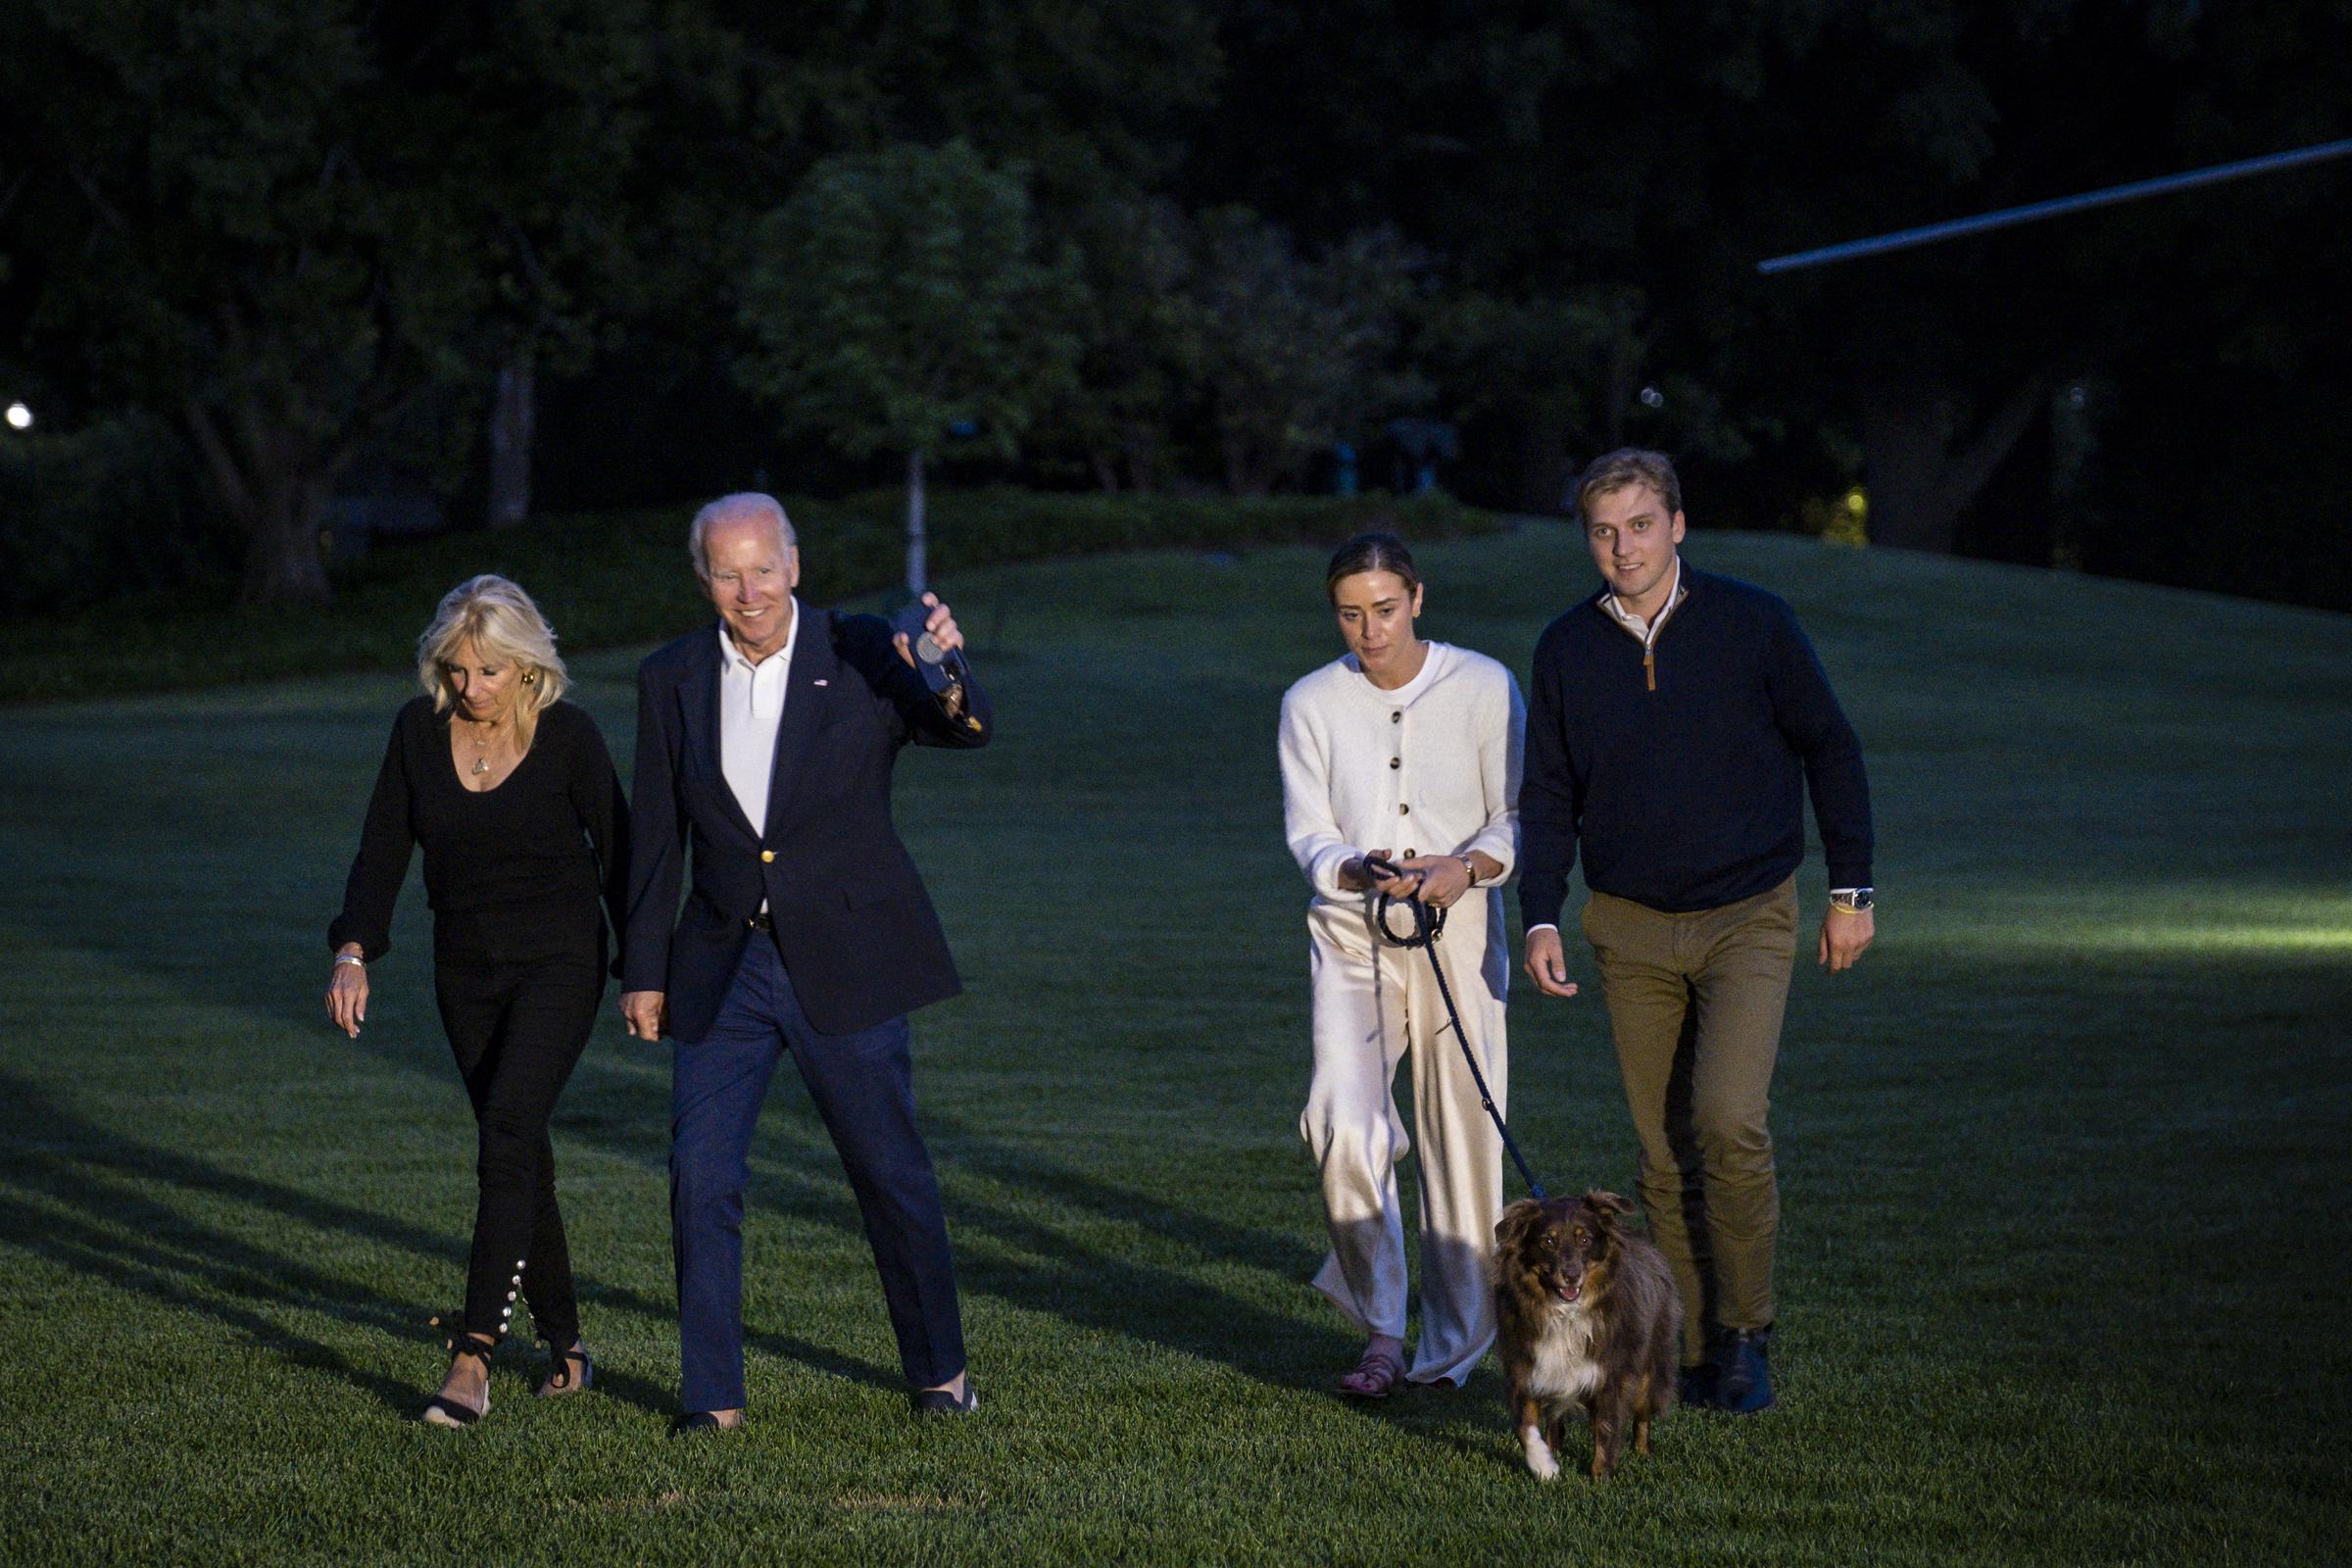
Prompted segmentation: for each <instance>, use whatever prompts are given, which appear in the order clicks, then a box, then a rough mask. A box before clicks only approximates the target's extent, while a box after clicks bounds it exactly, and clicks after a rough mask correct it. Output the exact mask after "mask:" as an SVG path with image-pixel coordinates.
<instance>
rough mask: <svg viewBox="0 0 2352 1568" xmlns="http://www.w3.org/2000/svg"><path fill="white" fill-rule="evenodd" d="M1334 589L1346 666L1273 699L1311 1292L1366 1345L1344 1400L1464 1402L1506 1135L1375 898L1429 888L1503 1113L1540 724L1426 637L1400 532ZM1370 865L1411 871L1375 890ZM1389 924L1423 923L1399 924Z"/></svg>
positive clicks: (1441, 948)
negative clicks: (1307, 1182) (1522, 789)
mask: <svg viewBox="0 0 2352 1568" xmlns="http://www.w3.org/2000/svg"><path fill="white" fill-rule="evenodd" d="M1325 590H1326V594H1327V596H1328V597H1329V599H1330V601H1331V607H1332V611H1333V613H1335V614H1336V615H1337V616H1338V618H1339V623H1340V638H1341V640H1342V641H1343V642H1345V643H1346V644H1347V646H1348V652H1347V655H1346V657H1344V658H1341V659H1338V660H1335V661H1334V662H1331V663H1328V664H1326V665H1324V666H1323V667H1322V668H1321V669H1318V670H1316V671H1315V672H1314V673H1313V674H1311V675H1308V676H1307V677H1306V678H1305V679H1303V680H1301V681H1299V683H1298V684H1297V685H1295V686H1293V687H1292V688H1291V689H1290V691H1289V692H1287V693H1286V694H1284V697H1283V700H1282V786H1283V788H1282V793H1283V826H1284V831H1285V835H1286V836H1287V837H1288V839H1289V841H1290V846H1291V854H1292V855H1293V856H1294V857H1296V858H1297V859H1298V861H1299V869H1300V870H1302V871H1304V872H1305V873H1306V880H1307V883H1308V885H1309V886H1310V887H1311V888H1313V890H1314V900H1313V902H1312V903H1311V904H1310V905H1309V906H1308V907H1307V916H1306V926H1307V935H1308V939H1309V942H1308V951H1309V956H1310V970H1311V973H1312V975H1313V984H1314V1079H1313V1082H1312V1084H1311V1085H1310V1086H1309V1088H1308V1090H1307V1098H1306V1112H1305V1114H1304V1115H1303V1116H1301V1117H1300V1118H1299V1132H1300V1134H1301V1135H1302V1136H1303V1137H1304V1138H1305V1139H1306V1143H1307V1147H1308V1148H1309V1149H1310V1150H1312V1151H1313V1152H1314V1156H1315V1161H1316V1164H1317V1165H1318V1166H1319V1167H1320V1168H1321V1170H1322V1183H1323V1208H1324V1215H1325V1218H1326V1219H1327V1220H1328V1221H1329V1223H1330V1226H1331V1255H1330V1256H1329V1257H1327V1258H1325V1259H1324V1262H1323V1267H1322V1270H1321V1271H1320V1272H1319V1273H1317V1274H1316V1276H1315V1281H1314V1283H1315V1286H1316V1288H1317V1289H1319V1290H1321V1291H1322V1292H1323V1293H1324V1294H1325V1295H1326V1296H1328V1297H1330V1298H1331V1299H1332V1300H1333V1302H1335V1303H1336V1304H1337V1305H1338V1306H1339V1308H1340V1310H1341V1311H1342V1312H1345V1313H1346V1314H1347V1315H1348V1318H1349V1320H1350V1321H1352V1322H1353V1323H1354V1324H1355V1325H1356V1326H1357V1327H1358V1328H1360V1329H1361V1330H1363V1331H1364V1333H1365V1334H1366V1335H1367V1336H1368V1340H1367V1343H1366V1345H1365V1347H1364V1353H1363V1357H1362V1359H1361V1360H1359V1361H1358V1362H1357V1363H1356V1366H1355V1369H1354V1370H1353V1371H1351V1372H1349V1373H1348V1374H1347V1375H1346V1376H1345V1377H1343V1378H1342V1379H1341V1380H1340V1383H1339V1388H1340V1391H1341V1392H1342V1393H1345V1394H1351V1395H1355V1396H1358V1397H1365V1398H1381V1397H1385V1396H1387V1395H1388V1393H1389V1392H1390V1390H1391V1389H1393V1388H1394V1387H1395V1386H1396V1385H1397V1381H1398V1380H1399V1379H1405V1380H1408V1381H1410V1382H1414V1383H1437V1382H1446V1383H1450V1384H1452V1385H1455V1386H1457V1387H1458V1386H1459V1385H1460V1384H1461V1383H1462V1382H1464V1381H1465V1380H1466V1379H1467V1378H1468V1377H1469V1375H1470V1372H1471V1369H1472V1368H1474V1367H1475V1366H1477V1365H1478V1361H1479V1358H1480V1357H1481V1356H1483V1355H1484V1354H1486V1352H1487V1348H1488V1347H1489V1346H1490V1345H1491V1344H1492V1343H1493V1342H1494V1339H1495V1310H1494V1301H1493V1297H1492V1294H1491V1292H1490V1289H1489V1287H1488V1284H1487V1267H1486V1264H1487V1256H1488V1253H1489V1252H1490V1250H1492V1249H1493V1246H1494V1236H1495V1218H1496V1216H1497V1215H1498V1214H1499V1213H1500V1212H1501V1208H1502V1141H1501V1139H1500V1138H1499V1137H1497V1136H1496V1134H1495V1125H1494V1123H1493V1122H1492V1121H1491V1120H1489V1119H1488V1116H1487V1113H1486V1110H1485V1108H1484V1107H1483V1106H1482V1105H1481V1104H1480V1103H1479V1097H1478V1088H1477V1086H1476V1084H1474V1083H1473V1082H1472V1081H1471V1076H1470V1071H1469V1068H1468V1066H1467V1064H1466V1063H1465V1062H1464V1060H1463V1058H1462V1051H1461V1048H1460V1047H1459V1046H1458V1045H1456V1044H1455V1043H1454V1040H1453V1037H1452V1032H1451V1030H1450V1029H1448V1028H1447V1027H1446V1005H1445V1003H1444V1002H1443V1001H1442V1000H1441V999H1440V997H1439V995H1438V987H1437V981H1436V977H1435V976H1433V975H1432V974H1431V973H1430V968H1429V959H1428V957H1427V956H1424V955H1423V954H1422V953H1420V952H1419V951H1417V950H1414V949H1409V948H1400V947H1393V946H1390V945H1388V944H1386V943H1384V942H1383V941H1382V940H1381V936H1380V933H1379V931H1378V930H1376V929H1375V928H1374V925H1373V917H1374V916H1373V911H1374V907H1375V902H1376V896H1377V895H1378V894H1381V893H1384V892H1385V893H1389V894H1391V895H1393V896H1396V897H1398V898H1401V897H1403V896H1405V895H1406V894H1409V893H1412V892H1415V891H1418V893H1419V894H1420V896H1421V897H1422V898H1423V899H1424V900H1426V901H1427V902H1429V903H1430V904H1432V905H1435V906H1438V907H1443V908H1444V909H1445V910H1446V929H1445V934H1444V935H1443V936H1442V937H1440V938H1439V942H1438V953H1439V957H1440V959H1441V961H1442V962H1443V963H1444V964H1445V965H1446V985H1447V986H1448V988H1449V989H1450V990H1451V991H1452V993H1453V999H1454V1005H1456V1006H1457V1007H1458V1008H1459V1009H1460V1011H1461V1015H1462V1028H1463V1031H1464V1032H1465V1033H1466V1034H1467V1035H1468V1037H1469V1044H1470V1047H1471V1049H1472V1050H1474V1051H1475V1052H1477V1053H1478V1060H1479V1067H1480V1070H1481V1071H1483V1072H1484V1073H1485V1074H1486V1078H1487V1082H1488V1084H1489V1085H1490V1086H1491V1087H1492V1088H1493V1090H1494V1093H1495V1104H1496V1106H1497V1107H1500V1106H1501V1105H1502V1104H1503V1095H1504V1090H1505V1087H1506V1082H1507V1078H1508V1073H1507V1071H1506V1062H1505V1055H1504V1049H1503V997H1504V992H1505V987H1506V986H1507V984H1508V976H1509V973H1510V955H1509V952H1508V949H1507V946H1506V942H1505V933H1504V931H1503V915H1502V898H1501V895H1500V893H1499V892H1498V891H1497V890H1498V889H1499V888H1500V886H1501V885H1502V883H1503V882H1505V881H1507V880H1508V879H1509V877H1510V874H1511V869H1512V867H1513V865H1514V864H1515V863H1516V862H1517V858H1518V847H1519V846H1518V812H1517V804H1516V803H1517V801H1518V797H1519V763H1520V753H1521V748H1522V745H1523V743H1524V738H1525V734H1526V728H1527V711H1526V707H1525V705H1524V704H1523V703H1522V702H1521V701H1520V697H1519V685H1518V682H1516V681H1514V680H1513V679H1512V678H1511V674H1510V671H1509V670H1507V669H1505V668H1503V666H1502V665H1500V664H1498V663H1496V662H1495V661H1494V660H1492V659H1489V658H1487V657H1486V656H1485V655H1484V654H1475V653H1472V652H1470V651H1469V650H1468V649H1466V648H1454V647H1451V646H1448V645H1447V644H1445V643H1436V642H1424V641H1423V640H1422V639H1421V637H1420V636H1419V634H1418V633H1417V632H1416V631H1415V629H1414V624H1413V623H1414V621H1415V619H1416V618H1417V617H1418V616H1419V615H1420V613H1421V601H1422V585H1421V576H1420V573H1419V572H1418V571H1417V570H1416V569H1415V567H1414V565H1413V558H1412V556H1411V555H1410V554H1409V553H1408V552H1407V551H1406V550H1405V547H1404V544H1403V542H1402V541H1401V540H1399V539H1397V536H1396V535H1394V534H1385V533H1371V534H1363V535H1361V536H1359V537H1357V538H1355V539H1352V540H1350V541H1349V542H1348V544H1347V545H1345V546H1343V547H1342V548H1341V550H1340V552H1339V554H1338V555H1336V556H1334V557H1333V558H1332V562H1331V569H1330V573H1329V575H1328V576H1327V577H1326V579H1325ZM1367 854H1369V855H1372V856H1376V857H1378V858H1383V859H1387V860H1391V861H1394V862H1395V863H1396V864H1397V866H1398V867H1400V868H1401V870H1402V872H1403V875H1402V876H1400V877H1397V878H1393V879H1388V880H1381V881H1375V880H1373V879H1372V878H1371V876H1370V875H1369V874H1368V873H1367V872H1366V870H1365V867H1364V859H1365V857H1366V855H1367ZM1391 920H1392V923H1393V924H1394V925H1395V927H1396V929H1397V931H1398V932H1400V933H1402V932H1404V931H1407V930H1409V929H1410V917H1409V914H1408V912H1407V911H1405V910H1402V909H1397V910H1393V911H1392V914H1391ZM1408 1058H1409V1060H1410V1061H1411V1064H1412V1074H1413V1080H1412V1081H1413V1122H1414V1134H1415V1136H1416V1137H1417V1138H1418V1139H1419V1141H1420V1148H1421V1171H1420V1184H1419V1185H1420V1189H1421V1204H1420V1230H1421V1339H1420V1343H1419V1345H1418V1347H1417V1348H1416V1350H1415V1353H1414V1356H1413V1359H1412V1362H1411V1366H1410V1369H1409V1370H1408V1369H1407V1367H1406V1363H1405V1359H1404V1330H1405V1308H1406V1304H1407V1302H1406V1289H1405V1254H1404V1222H1403V1216H1402V1213H1401V1210H1400V1205H1399V1204H1398V1201H1397V1175H1396V1163H1397V1156H1398V1155H1400V1154H1402V1153H1404V1152H1406V1151H1407V1150H1408V1149H1409V1148H1410V1147H1411V1144H1410V1143H1409V1142H1408V1141H1407V1139H1406V1137H1405V1131H1404V1123H1403V1119H1402V1117H1401V1116H1400V1115H1399V1114H1398V1112H1397V1101H1396V1097H1395V1094H1394V1085H1395V1083H1396V1079H1397V1067H1398V1065H1399V1063H1400V1062H1401V1061H1403V1060H1405V1059H1408Z"/></svg>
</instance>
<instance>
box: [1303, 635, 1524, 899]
mask: <svg viewBox="0 0 2352 1568" xmlns="http://www.w3.org/2000/svg"><path fill="white" fill-rule="evenodd" d="M1429 661H1430V662H1429V664H1428V665H1427V666H1425V667H1424V669H1423V671H1422V676H1421V677H1417V678H1416V680H1415V681H1414V682H1412V683H1409V684H1408V688H1407V689H1406V690H1404V691H1401V692H1384V691H1382V690H1381V689H1380V688H1379V687H1377V686H1375V685H1373V684H1372V683H1371V682H1370V681H1369V680H1366V679H1365V678H1364V676H1363V672H1362V671H1361V669H1359V668H1358V667H1357V665H1356V662H1355V657H1354V656H1353V655H1352V654H1350V655H1348V656H1347V657H1345V658H1342V659H1337V660H1334V661H1333V662H1330V663H1328V664H1325V665H1324V666H1323V667H1322V668H1321V669H1318V670H1316V671H1314V672H1313V673H1312V674H1310V675H1307V676H1305V677H1303V678H1302V679H1300V680H1299V682H1298V683H1297V684H1296V685H1294V686H1293V687H1292V688H1291V689H1290V690H1289V691H1287V692H1285V693H1284V694H1283V698H1282V816H1283V833H1284V836H1285V837H1286V838H1287V839H1288V840H1289V841H1290V846H1291V854H1292V856H1293V857H1294V858H1297V860H1298V861H1299V869H1300V870H1301V871H1304V872H1305V873H1306V880H1307V884H1308V885H1309V886H1310V887H1312V888H1313V889H1314V891H1315V897H1316V899H1317V900H1319V901H1323V902H1328V903H1335V904H1350V903H1355V902H1358V901H1360V900H1361V899H1362V897H1363V895H1362V894H1360V893H1348V892H1347V891H1345V890H1343V889H1342V888H1341V886H1340V882H1339V872H1340V867H1341V865H1342V864H1344V863H1345V862H1346V861H1347V860H1348V859H1349V858H1351V857H1354V856H1357V855H1360V854H1362V853H1363V852H1364V851H1366V850H1378V849H1385V850H1388V851H1389V852H1391V853H1392V854H1394V855H1398V856H1401V855H1403V854H1404V853H1405V852H1406V851H1407V850H1415V851H1418V852H1419V853H1421V854H1423V855H1467V854H1468V853H1470V852H1471V851H1472V850H1477V851H1480V852H1481V853H1483V854H1486V855H1490V856H1492V857H1494V858H1495V860H1496V861H1497V862H1498V863H1500V865H1501V866H1502V875H1501V876H1500V877H1497V878H1495V881H1494V882H1493V883H1489V884H1485V885H1487V886H1499V885H1500V884H1501V883H1502V882H1503V881H1505V880H1507V879H1508V878H1509V877H1510V875H1511V873H1512V871H1513V870H1515V869H1516V868H1517V866H1518V863H1519V766H1520V757H1521V753H1522V751H1523V749H1524V748H1525V745H1526V740H1527V707H1526V705H1525V704H1524V703H1523V702H1521V701H1520V698H1519V683H1518V682H1517V681H1515V680H1513V679H1512V678H1511V672H1510V671H1509V670H1507V669H1505V668H1503V666H1502V665H1500V664H1498V663H1496V662H1495V661H1494V660H1492V659H1489V658H1488V657H1487V656H1486V655H1484V654H1475V653H1472V652H1471V651H1470V650H1469V649H1467V648H1456V647H1453V646H1452V645H1451V644H1448V643H1439V642H1433V643H1431V644H1430V645H1429Z"/></svg>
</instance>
